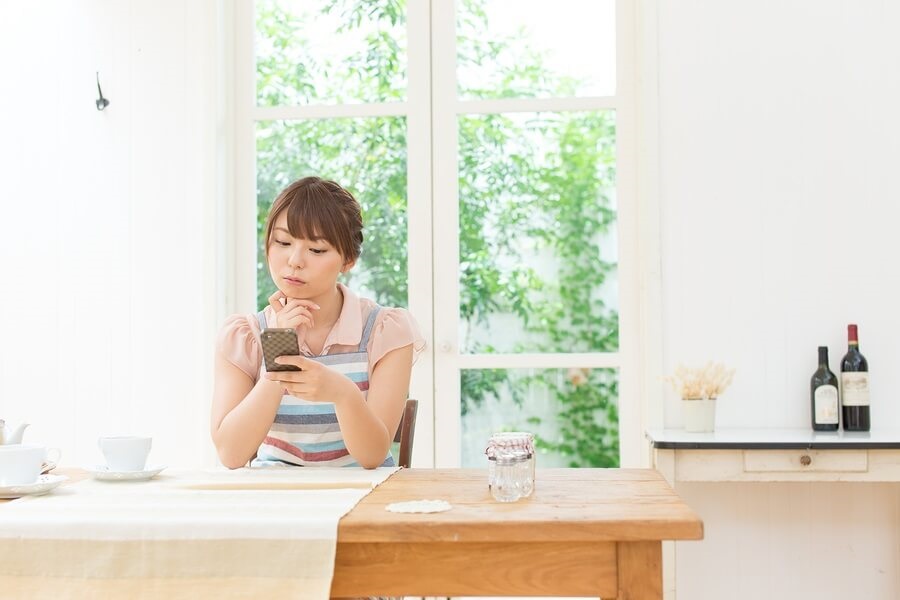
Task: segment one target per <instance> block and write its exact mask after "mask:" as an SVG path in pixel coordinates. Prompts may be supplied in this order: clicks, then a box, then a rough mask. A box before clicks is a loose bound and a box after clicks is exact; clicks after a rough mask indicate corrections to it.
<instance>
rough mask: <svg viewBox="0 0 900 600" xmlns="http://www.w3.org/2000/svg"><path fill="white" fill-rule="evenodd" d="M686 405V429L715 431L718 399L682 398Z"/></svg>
mask: <svg viewBox="0 0 900 600" xmlns="http://www.w3.org/2000/svg"><path fill="white" fill-rule="evenodd" d="M681 405H682V406H683V407H684V430H685V431H693V432H697V433H700V432H705V431H715V429H716V399H715V398H708V399H702V400H687V399H682V401H681Z"/></svg>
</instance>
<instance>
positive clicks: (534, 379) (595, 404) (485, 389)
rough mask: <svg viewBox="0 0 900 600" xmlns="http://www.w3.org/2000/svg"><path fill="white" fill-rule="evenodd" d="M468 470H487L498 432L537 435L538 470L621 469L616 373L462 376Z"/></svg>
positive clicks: (483, 371) (482, 373)
mask: <svg viewBox="0 0 900 600" xmlns="http://www.w3.org/2000/svg"><path fill="white" fill-rule="evenodd" d="M461 384H462V385H461V387H462V432H463V433H462V441H461V446H460V447H461V448H462V457H461V464H462V466H463V467H480V468H484V467H486V466H487V459H486V458H485V456H484V448H485V446H487V442H488V439H490V437H491V434H492V433H494V432H496V431H531V432H532V433H534V434H535V438H536V443H537V450H538V456H537V465H538V467H617V466H619V425H618V423H619V412H618V397H619V375H618V371H617V370H615V369H548V370H539V369H517V370H505V369H479V370H466V371H462V380H461Z"/></svg>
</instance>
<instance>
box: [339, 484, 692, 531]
mask: <svg viewBox="0 0 900 600" xmlns="http://www.w3.org/2000/svg"><path fill="white" fill-rule="evenodd" d="M426 499H436V500H446V501H447V502H449V503H450V504H451V505H452V506H453V508H452V509H451V510H449V511H447V512H442V513H431V514H415V513H413V514H408V513H392V512H387V511H386V510H385V506H386V505H388V504H390V503H392V502H402V501H407V500H426ZM702 537H703V523H702V522H701V520H700V518H699V517H698V516H697V515H696V514H695V513H694V512H693V511H692V510H691V509H690V508H689V507H688V506H687V505H686V504H685V503H684V502H683V501H682V500H681V498H679V497H678V495H677V494H676V493H675V492H674V491H673V490H672V488H671V487H670V486H669V484H668V483H666V481H665V480H664V479H663V478H662V476H660V475H659V473H657V472H656V471H654V470H651V469H538V470H537V474H536V476H535V491H534V493H533V494H532V495H531V496H530V497H528V498H525V499H522V500H519V501H518V502H511V503H500V502H496V501H495V500H494V499H493V498H492V497H491V495H490V491H489V490H488V487H487V472H486V471H485V470H483V469H404V470H401V471H400V472H398V473H396V474H395V475H394V476H393V477H391V478H390V479H388V480H387V481H386V482H384V483H383V484H382V485H380V486H379V487H378V488H377V489H376V490H375V491H373V492H372V493H371V494H369V495H368V496H366V497H365V498H363V500H362V501H361V502H360V503H359V504H358V505H357V506H356V507H355V508H354V509H353V510H352V511H350V513H349V514H347V515H346V516H345V517H344V518H343V519H342V520H341V522H340V524H339V526H338V542H339V543H341V542H346V543H350V542H373V541H385V542H392V541H403V542H429V541H455V542H503V541H506V542H515V541H531V542H535V541H554V542H559V541H573V542H574V541H603V540H618V541H639V540H675V539H678V540H689V539H702Z"/></svg>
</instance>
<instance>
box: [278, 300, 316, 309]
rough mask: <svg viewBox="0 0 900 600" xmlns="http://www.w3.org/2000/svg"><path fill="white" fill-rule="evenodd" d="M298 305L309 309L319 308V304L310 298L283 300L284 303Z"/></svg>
mask: <svg viewBox="0 0 900 600" xmlns="http://www.w3.org/2000/svg"><path fill="white" fill-rule="evenodd" d="M295 304H296V305H300V306H304V307H306V308H308V309H309V310H319V309H320V308H321V306H319V305H318V304H316V303H315V302H313V301H312V300H306V299H305V298H287V299H286V300H285V305H295Z"/></svg>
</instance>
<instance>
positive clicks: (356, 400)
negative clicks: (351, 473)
mask: <svg viewBox="0 0 900 600" xmlns="http://www.w3.org/2000/svg"><path fill="white" fill-rule="evenodd" d="M351 385H352V386H353V387H352V389H351V388H348V390H347V393H346V394H343V395H342V397H341V398H340V399H339V401H338V402H335V413H336V414H337V419H338V423H339V424H340V427H341V433H342V434H343V436H344V443H345V444H346V445H347V450H348V451H349V452H350V456H352V457H353V458H354V459H356V462H358V463H359V464H360V466H362V467H365V468H366V469H374V468H375V467H378V466H381V463H383V462H384V459H385V457H386V456H387V453H388V450H389V448H390V445H391V435H390V434H389V433H388V431H387V429H386V428H385V426H384V423H382V422H381V420H380V419H379V418H378V417H377V416H376V415H375V413H373V412H372V410H371V409H370V408H369V406H368V405H367V404H366V399H365V397H364V396H363V394H362V392H360V391H359V389H357V388H356V386H355V384H352V382H351Z"/></svg>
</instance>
